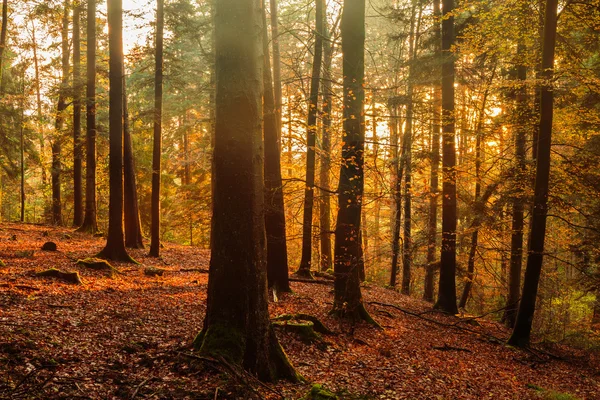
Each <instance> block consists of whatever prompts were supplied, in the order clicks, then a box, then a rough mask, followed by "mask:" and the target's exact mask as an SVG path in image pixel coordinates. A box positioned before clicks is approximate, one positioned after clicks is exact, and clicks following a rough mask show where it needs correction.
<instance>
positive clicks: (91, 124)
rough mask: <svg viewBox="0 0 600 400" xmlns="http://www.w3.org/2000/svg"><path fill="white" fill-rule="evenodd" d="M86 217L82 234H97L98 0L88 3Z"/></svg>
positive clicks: (81, 229)
mask: <svg viewBox="0 0 600 400" xmlns="http://www.w3.org/2000/svg"><path fill="white" fill-rule="evenodd" d="M86 36H87V50H86V94H85V98H86V104H85V109H86V128H85V142H86V156H85V215H84V218H83V224H82V225H81V227H80V228H79V229H78V231H80V232H88V233H96V231H97V230H98V222H97V216H96V0H88V1H87V25H86Z"/></svg>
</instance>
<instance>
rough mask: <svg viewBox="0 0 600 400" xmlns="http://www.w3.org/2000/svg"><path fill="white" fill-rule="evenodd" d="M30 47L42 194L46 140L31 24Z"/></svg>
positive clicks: (44, 177) (35, 49) (33, 33)
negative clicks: (31, 51) (33, 73)
mask: <svg viewBox="0 0 600 400" xmlns="http://www.w3.org/2000/svg"><path fill="white" fill-rule="evenodd" d="M31 47H32V50H33V66H34V70H35V95H36V111H37V123H38V127H39V129H40V133H39V141H40V165H41V169H42V187H43V188H44V192H45V189H46V184H47V183H48V176H47V174H46V138H45V137H44V121H43V116H42V93H41V88H40V66H39V60H38V53H37V52H38V46H37V41H36V39H35V25H34V24H33V22H32V28H31ZM0 63H1V60H0Z"/></svg>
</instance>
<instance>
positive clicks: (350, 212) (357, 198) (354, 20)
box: [333, 0, 375, 323]
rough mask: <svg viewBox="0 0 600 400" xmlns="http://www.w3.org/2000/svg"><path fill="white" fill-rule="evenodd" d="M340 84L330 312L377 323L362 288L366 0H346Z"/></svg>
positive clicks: (343, 15) (343, 18) (342, 30)
mask: <svg viewBox="0 0 600 400" xmlns="http://www.w3.org/2000/svg"><path fill="white" fill-rule="evenodd" d="M341 33H342V56H343V61H342V72H343V77H344V78H343V87H344V112H343V121H344V122H343V130H344V143H343V145H342V162H341V167H340V182H339V186H338V190H339V193H338V202H339V211H338V215H337V223H336V228H335V246H334V249H335V250H334V254H335V256H334V257H335V258H334V274H335V282H334V300H333V313H334V314H336V315H338V316H340V317H341V316H343V317H349V318H351V319H362V320H366V321H369V322H371V323H375V321H373V319H372V318H371V316H370V315H369V313H368V312H367V310H366V308H365V306H364V303H363V301H362V294H361V291H360V276H359V272H360V271H359V266H360V256H361V251H360V246H361V243H360V236H359V235H360V225H361V223H360V222H361V221H360V217H361V209H362V199H363V192H364V150H365V127H364V122H365V121H364V113H363V106H364V97H365V91H364V72H365V54H364V50H365V1H364V0H344V6H343V11H342V25H341Z"/></svg>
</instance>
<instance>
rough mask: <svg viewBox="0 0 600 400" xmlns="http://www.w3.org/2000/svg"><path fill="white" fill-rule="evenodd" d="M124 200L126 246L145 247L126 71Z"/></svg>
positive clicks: (124, 100) (124, 88) (133, 247)
mask: <svg viewBox="0 0 600 400" xmlns="http://www.w3.org/2000/svg"><path fill="white" fill-rule="evenodd" d="M123 200H124V201H123V211H124V215H123V216H124V218H123V222H124V224H125V247H129V248H131V249H143V248H144V243H143V236H142V223H141V220H140V211H139V208H138V196H137V184H136V179H135V162H134V159H133V141H132V138H131V131H130V129H129V110H128V108H127V85H126V76H125V71H123Z"/></svg>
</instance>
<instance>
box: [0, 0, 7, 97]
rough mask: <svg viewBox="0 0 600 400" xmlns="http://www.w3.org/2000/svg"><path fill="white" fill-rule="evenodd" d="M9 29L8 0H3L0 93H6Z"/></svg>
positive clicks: (0, 44)
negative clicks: (7, 34) (5, 70)
mask: <svg viewBox="0 0 600 400" xmlns="http://www.w3.org/2000/svg"><path fill="white" fill-rule="evenodd" d="M7 30H8V0H2V28H1V29H0V93H4V79H3V76H4V74H3V68H4V62H3V61H4V49H5V48H6V31H7Z"/></svg>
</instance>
